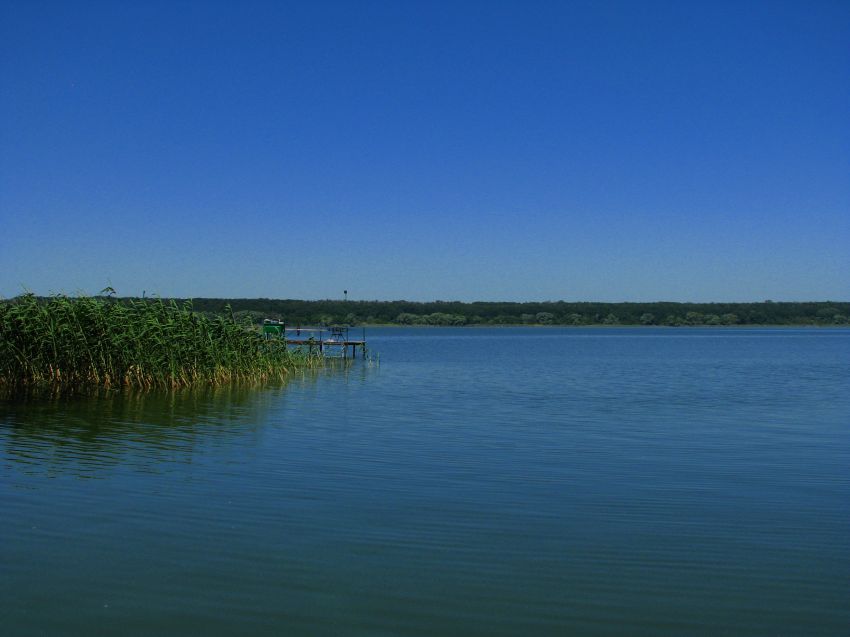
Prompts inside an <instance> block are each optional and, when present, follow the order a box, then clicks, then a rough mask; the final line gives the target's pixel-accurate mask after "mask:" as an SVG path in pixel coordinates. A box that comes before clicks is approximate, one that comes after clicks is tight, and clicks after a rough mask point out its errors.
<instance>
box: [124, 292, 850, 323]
mask: <svg viewBox="0 0 850 637" xmlns="http://www.w3.org/2000/svg"><path fill="white" fill-rule="evenodd" d="M116 300H118V301H121V300H122V299H116ZM124 300H128V299H124ZM176 300H177V301H178V302H185V301H187V300H189V299H176ZM191 303H192V305H193V307H194V310H195V311H196V312H202V313H205V314H220V313H222V312H227V311H228V310H227V308H228V307H229V308H230V311H232V312H233V315H234V317H235V318H236V319H237V320H250V321H252V322H254V323H260V322H262V320H263V319H267V318H268V319H278V320H282V321H285V322H286V323H287V324H290V325H320V324H325V325H330V324H347V325H458V326H461V325H662V326H688V325H821V326H828V325H848V324H850V318H848V317H850V302H839V301H813V302H785V301H781V302H780V301H776V302H774V301H762V302H758V303H679V302H660V301H659V302H651V303H632V302H629V303H625V302H624V303H599V302H569V301H545V302H523V303H519V302H496V301H476V302H471V303H466V302H461V301H431V302H418V301H348V300H321V301H302V300H296V299H266V298H258V299H225V298H197V299H191Z"/></svg>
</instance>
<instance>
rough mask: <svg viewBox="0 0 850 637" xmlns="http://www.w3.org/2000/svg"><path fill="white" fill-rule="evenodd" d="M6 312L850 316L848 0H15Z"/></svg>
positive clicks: (6, 20) (8, 56) (10, 18)
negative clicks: (392, 310) (497, 303)
mask: <svg viewBox="0 0 850 637" xmlns="http://www.w3.org/2000/svg"><path fill="white" fill-rule="evenodd" d="M0 7H1V8H0V81H1V82H0V88H2V92H0V221H2V228H0V295H2V296H6V297H9V296H14V295H16V294H18V293H20V292H21V291H22V290H23V289H29V290H32V291H34V292H37V293H40V294H47V293H53V292H66V293H76V292H88V293H96V292H97V291H99V290H100V289H101V288H103V287H105V286H107V285H111V286H113V287H114V288H115V289H116V290H117V291H118V293H119V294H121V295H137V294H138V295H140V294H141V293H142V291H143V290H144V291H146V292H147V294H149V295H150V294H160V295H162V296H188V297H205V296H221V297H258V296H262V297H272V298H305V299H314V298H337V297H341V295H342V290H343V289H348V290H349V298H353V299H402V298H404V299H410V300H433V299H443V300H455V299H457V300H521V301H522V300H558V299H565V300H604V301H650V300H679V301H689V300H693V301H724V300H728V301H735V300H741V301H746V300H764V299H773V300H825V299H832V300H848V299H850V81H848V77H850V46H848V42H850V3H848V2H846V1H843V0H842V1H836V2H828V1H820V2H778V1H774V2H740V1H736V2H602V1H598V2H567V1H563V2H448V1H445V2H437V1H428V2H341V3H334V2H301V3H286V2H267V3H266V2H222V3H217V2H207V1H203V2H202V1H200V0H199V1H197V2H179V1H177V2H174V1H169V2H119V1H113V2H104V3H98V2H85V3H80V2H58V3H44V2H33V1H26V2H22V1H13V2H9V1H8V0H0Z"/></svg>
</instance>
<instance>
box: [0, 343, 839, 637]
mask: <svg viewBox="0 0 850 637" xmlns="http://www.w3.org/2000/svg"><path fill="white" fill-rule="evenodd" d="M367 337H368V340H369V344H370V347H371V350H372V352H373V361H372V362H368V361H366V362H364V361H360V360H358V361H357V362H356V363H354V364H353V365H351V366H350V367H348V368H346V369H343V370H329V371H327V372H320V373H318V374H305V375H298V376H297V377H295V378H293V379H292V381H291V382H289V383H288V384H286V385H285V386H275V387H265V388H245V387H226V388H217V389H200V390H194V391H187V392H177V393H152V394H113V395H108V396H101V397H97V398H87V399H81V398H78V399H65V400H52V401H49V400H29V401H26V402H14V403H13V402H9V401H7V402H4V403H0V512H2V515H0V626H2V627H3V629H2V632H3V633H4V634H9V635H21V636H25V635H97V634H104V635H107V634H122V635H153V634H156V635H182V634H198V635H201V634H203V635H258V634H269V635H271V634H274V635H279V634H283V635H638V636H639V635H647V636H649V635H653V636H654V635H670V636H673V635H676V636H679V635H724V634H726V635H807V636H808V635H829V636H836V635H847V634H850V603H848V591H850V330H847V329H737V328H722V329H721V328H717V329H713V328H699V329H697V328H694V329H689V328H668V329H665V328H657V329H656V328H564V329H561V328H494V329H489V328H409V329H407V328H385V329H370V330H368V331H367ZM378 355H379V362H378Z"/></svg>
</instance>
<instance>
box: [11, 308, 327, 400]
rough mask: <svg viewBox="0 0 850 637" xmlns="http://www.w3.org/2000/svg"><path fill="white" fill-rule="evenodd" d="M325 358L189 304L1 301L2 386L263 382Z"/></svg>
mask: <svg viewBox="0 0 850 637" xmlns="http://www.w3.org/2000/svg"><path fill="white" fill-rule="evenodd" d="M318 364H319V359H317V358H316V357H310V356H307V355H304V354H301V353H298V352H291V351H288V350H287V348H286V345H285V344H284V343H283V342H282V341H279V340H264V339H263V338H262V337H261V336H260V335H259V334H258V333H257V332H256V331H255V330H252V329H250V327H249V326H248V325H243V324H240V323H237V322H236V321H234V320H233V317H232V315H230V314H229V313H228V315H227V316H220V317H216V318H212V319H211V318H207V317H204V316H201V315H198V314H196V313H195V312H193V310H192V306H191V304H190V303H184V304H182V305H178V304H177V303H175V302H174V301H162V300H158V299H154V300H131V301H128V302H119V301H117V300H113V299H110V298H90V297H75V298H71V297H67V296H54V297H51V298H49V299H46V300H43V299H42V300H40V299H38V298H36V297H35V296H34V295H24V296H21V297H18V298H16V299H14V300H12V301H9V302H6V303H0V388H4V389H7V390H9V389H12V390H16V389H23V390H26V389H30V388H34V387H44V386H52V387H58V388H66V389H85V388H93V387H106V388H115V387H134V388H143V389H147V388H155V387H162V388H174V387H185V386H190V385H195V384H221V383H227V382H234V381H263V380H269V379H274V378H283V377H285V376H286V375H287V374H288V373H289V372H291V371H293V370H295V369H298V368H303V367H309V366H315V365H318Z"/></svg>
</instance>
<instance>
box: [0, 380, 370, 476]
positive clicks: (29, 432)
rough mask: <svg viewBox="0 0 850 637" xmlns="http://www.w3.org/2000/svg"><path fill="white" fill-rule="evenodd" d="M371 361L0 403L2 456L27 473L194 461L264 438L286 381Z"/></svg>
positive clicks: (94, 471)
mask: <svg viewBox="0 0 850 637" xmlns="http://www.w3.org/2000/svg"><path fill="white" fill-rule="evenodd" d="M369 372H370V367H369V366H368V365H359V366H350V367H340V366H336V367H332V368H328V369H322V370H304V371H302V372H297V373H294V374H292V376H291V377H290V378H289V379H288V381H287V382H286V383H273V384H271V385H263V386H254V385H251V384H233V385H222V386H204V387H196V388H186V389H177V390H173V391H150V392H144V391H104V392H97V393H94V394H92V395H86V396H63V397H55V398H44V397H39V396H37V395H36V396H29V397H25V398H23V399H20V398H19V399H15V400H11V399H6V400H4V401H0V432H2V438H0V441H2V442H3V443H4V445H3V451H4V454H3V458H4V460H5V461H6V462H7V463H14V464H15V465H16V467H17V468H18V469H19V470H21V471H25V472H45V473H48V474H52V475H55V474H57V473H60V472H70V473H73V474H78V475H85V476H87V477H96V476H98V474H99V473H100V472H101V471H103V470H104V469H106V468H108V467H110V466H114V465H117V464H125V465H129V466H131V467H135V468H137V469H143V470H148V471H156V470H159V469H161V467H162V463H173V462H183V463H190V462H192V460H193V458H194V457H195V456H196V454H197V453H198V452H199V450H203V449H206V448H209V447H210V446H212V445H217V444H229V445H239V444H255V445H256V444H258V442H259V440H260V438H261V437H262V428H263V426H264V422H265V421H266V420H267V417H268V412H269V409H271V408H274V409H278V410H279V409H280V408H281V407H282V405H283V404H284V401H285V396H286V385H287V384H292V385H294V386H297V387H299V388H301V389H302V390H306V389H307V388H309V387H310V386H315V385H316V383H317V382H318V381H319V380H320V379H321V378H324V377H329V376H333V377H335V378H337V379H343V380H345V379H349V378H363V377H364V375H365V374H367V373H369Z"/></svg>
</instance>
